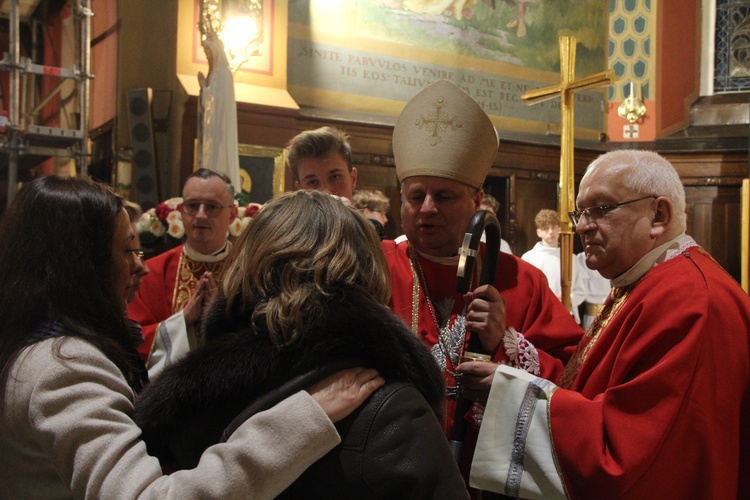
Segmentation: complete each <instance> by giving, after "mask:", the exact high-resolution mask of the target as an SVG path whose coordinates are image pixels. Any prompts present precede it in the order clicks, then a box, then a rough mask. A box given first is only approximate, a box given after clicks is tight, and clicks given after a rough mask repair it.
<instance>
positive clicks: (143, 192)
mask: <svg viewBox="0 0 750 500" xmlns="http://www.w3.org/2000/svg"><path fill="white" fill-rule="evenodd" d="M152 100H153V91H152V90H151V89H150V88H143V89H133V90H128V116H129V118H130V143H131V146H132V148H133V188H132V189H133V192H134V194H135V201H136V202H137V203H138V204H139V205H140V206H141V208H143V210H144V211H146V210H148V209H149V208H153V207H155V206H156V205H157V204H158V203H159V202H160V201H161V197H160V195H159V182H158V179H159V176H158V175H157V164H156V151H155V149H154V127H153V120H152V118H151V102H152Z"/></svg>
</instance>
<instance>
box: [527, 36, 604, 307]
mask: <svg viewBox="0 0 750 500" xmlns="http://www.w3.org/2000/svg"><path fill="white" fill-rule="evenodd" d="M575 68H576V39H575V37H572V36H561V37H560V76H561V81H560V83H559V84H558V85H553V86H551V87H545V88H543V89H537V90H530V91H528V92H526V93H525V94H523V95H522V96H521V99H523V101H524V102H525V103H526V104H536V103H538V102H542V101H546V100H547V99H552V98H554V97H557V96H560V99H561V101H562V123H561V127H562V132H561V137H560V228H561V229H562V230H561V231H560V282H561V283H560V284H561V285H562V302H563V305H565V307H566V308H567V309H570V283H571V281H572V277H573V236H574V235H575V228H573V225H572V224H571V222H570V218H569V217H568V212H569V211H571V210H574V209H575V171H574V168H573V134H574V131H575V122H574V119H573V118H574V113H573V103H574V97H575V96H574V95H573V94H574V92H575V91H577V90H584V89H589V88H592V87H599V86H602V85H612V84H613V83H615V81H616V80H617V77H616V76H615V72H614V70H611V69H608V70H606V71H602V72H600V73H595V74H593V75H591V76H587V77H585V78H581V79H580V80H576V79H575Z"/></svg>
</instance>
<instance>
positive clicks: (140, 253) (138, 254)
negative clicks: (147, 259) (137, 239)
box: [125, 248, 143, 260]
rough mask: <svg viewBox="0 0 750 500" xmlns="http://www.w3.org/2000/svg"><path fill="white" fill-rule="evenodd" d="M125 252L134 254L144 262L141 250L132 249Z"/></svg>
mask: <svg viewBox="0 0 750 500" xmlns="http://www.w3.org/2000/svg"><path fill="white" fill-rule="evenodd" d="M125 252H132V253H133V255H135V256H136V257H138V258H139V259H140V260H143V250H141V249H140V248H131V249H129V250H125Z"/></svg>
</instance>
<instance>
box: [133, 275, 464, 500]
mask: <svg viewBox="0 0 750 500" xmlns="http://www.w3.org/2000/svg"><path fill="white" fill-rule="evenodd" d="M322 304H323V309H322V311H321V312H322V314H321V315H320V316H319V317H316V318H309V321H310V322H311V323H312V325H311V328H310V329H309V331H308V333H307V334H306V335H305V336H304V337H303V338H301V339H300V340H299V341H298V342H296V343H295V344H294V345H291V346H289V347H285V348H283V349H279V348H277V347H276V346H274V345H273V344H272V343H271V341H270V339H269V336H268V333H267V332H256V331H255V330H254V329H253V328H252V327H251V326H249V321H248V322H245V324H244V325H239V324H230V323H229V322H228V320H227V319H226V317H225V315H224V309H225V308H226V301H225V299H223V298H222V297H218V298H217V300H216V301H214V303H213V304H212V306H211V307H210V309H209V310H208V312H207V316H206V320H205V322H204V332H205V335H206V336H207V345H206V346H205V347H204V348H202V349H200V350H197V351H194V352H192V353H191V354H190V355H188V356H187V357H186V358H184V359H183V360H181V361H180V362H178V363H177V364H175V365H173V366H171V367H170V368H168V369H167V370H165V371H164V372H163V373H162V375H161V376H160V377H158V378H157V379H156V380H155V381H154V382H153V383H152V384H151V385H150V386H148V387H147V388H146V389H145V390H144V391H143V393H142V394H141V396H140V397H139V399H138V401H137V404H136V415H135V418H136V422H138V423H139V425H141V427H142V429H143V438H144V440H145V441H146V443H147V444H148V448H149V452H150V453H152V454H155V455H156V456H158V457H159V458H160V459H161V460H162V462H163V463H165V464H173V465H174V466H175V467H176V468H190V467H194V466H195V465H196V464H197V462H198V459H199V458H200V454H201V453H202V451H203V450H204V449H205V448H207V447H208V446H210V445H212V444H214V443H217V442H220V441H221V440H222V436H223V437H224V438H226V437H227V436H228V435H231V432H232V431H233V429H234V428H236V426H238V425H240V424H241V423H242V422H243V421H244V420H245V419H247V418H249V417H250V416H251V415H252V414H254V413H256V412H258V411H262V410H264V409H267V408H269V407H271V406H273V405H274V404H275V403H277V402H278V401H281V400H282V399H284V398H285V397H287V396H289V395H291V394H293V393H295V392H297V391H299V390H302V389H304V388H307V387H309V386H310V385H311V384H312V383H314V382H315V381H318V380H320V379H322V378H325V377H326V376H327V375H329V374H331V373H333V372H335V371H337V370H339V369H341V368H344V367H351V366H367V367H372V368H376V369H377V370H378V371H379V372H380V373H381V374H382V375H383V376H384V377H385V378H386V385H385V386H383V387H381V388H380V389H379V390H377V391H376V392H375V393H374V394H373V395H372V396H371V397H370V398H369V399H368V400H367V401H366V402H365V403H364V404H363V405H362V406H361V407H360V408H358V409H357V410H356V411H355V412H354V413H352V415H350V416H349V417H347V418H346V419H344V420H342V421H341V422H338V423H337V424H336V427H337V429H338V431H339V434H340V435H341V438H342V443H341V445H339V446H338V447H336V448H335V449H334V450H333V451H331V452H330V453H328V454H327V455H326V456H325V457H323V458H322V459H321V460H319V461H318V462H317V463H315V464H314V465H313V466H312V467H310V468H309V469H308V470H307V471H306V472H305V473H304V474H303V475H302V476H301V477H300V478H299V479H298V480H297V481H296V482H295V483H294V484H293V485H292V486H291V487H290V488H289V489H288V490H286V492H285V493H284V494H283V495H282V497H286V498H303V497H304V498H358V499H359V498H450V499H456V498H468V494H467V492H466V488H465V485H464V481H463V479H462V478H461V475H460V473H459V471H458V468H457V466H456V464H455V461H454V459H453V458H452V455H451V453H450V449H449V446H448V442H447V439H446V437H445V434H444V433H443V431H442V430H441V428H440V424H439V417H440V415H439V412H440V406H441V401H442V398H443V394H444V382H443V378H442V375H441V373H440V370H439V368H438V367H437V364H436V363H435V361H434V359H433V358H432V355H431V354H430V352H429V350H428V349H427V348H426V347H425V346H424V345H423V344H422V343H421V341H420V340H419V339H418V338H417V337H416V336H415V335H414V334H413V333H412V332H411V331H410V330H409V329H408V328H407V327H406V325H404V323H403V322H402V321H401V320H400V319H399V318H398V317H396V316H395V315H394V314H393V313H392V312H391V311H390V310H389V309H388V308H387V307H385V306H383V305H380V304H377V303H375V302H374V301H373V300H372V298H371V297H370V296H368V295H367V294H365V293H362V292H361V291H359V290H357V289H355V288H342V289H340V290H337V291H336V292H335V293H333V294H332V296H330V297H329V298H328V299H327V300H325V301H323V302H322ZM289 432H294V429H289Z"/></svg>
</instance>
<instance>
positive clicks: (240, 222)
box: [137, 197, 263, 240]
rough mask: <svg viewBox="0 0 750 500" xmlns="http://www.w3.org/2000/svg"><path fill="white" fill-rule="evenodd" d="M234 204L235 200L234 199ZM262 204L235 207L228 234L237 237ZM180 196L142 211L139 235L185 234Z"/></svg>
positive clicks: (151, 237)
mask: <svg viewBox="0 0 750 500" xmlns="http://www.w3.org/2000/svg"><path fill="white" fill-rule="evenodd" d="M235 205H237V202H236V201H235ZM262 207H263V205H261V204H259V203H249V204H248V205H247V206H241V207H240V206H238V207H237V217H236V218H235V219H234V220H233V221H232V222H231V223H230V224H229V234H230V235H231V236H233V237H235V238H236V237H238V236H239V235H240V234H242V231H243V230H244V229H245V228H246V227H247V225H248V224H250V220H251V219H252V218H253V217H254V216H255V214H257V213H258V210H260V209H261V208H262ZM181 208H182V198H181V197H177V198H170V199H168V200H166V201H163V202H161V203H159V204H157V205H156V207H154V208H151V209H149V210H147V211H145V212H144V213H143V215H142V216H141V219H140V220H139V221H138V224H137V228H138V233H139V234H140V235H146V236H147V238H146V239H154V238H161V237H163V236H165V235H169V236H171V237H172V238H175V239H178V240H179V239H181V238H182V237H183V236H185V226H184V224H183V222H182V211H181Z"/></svg>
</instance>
